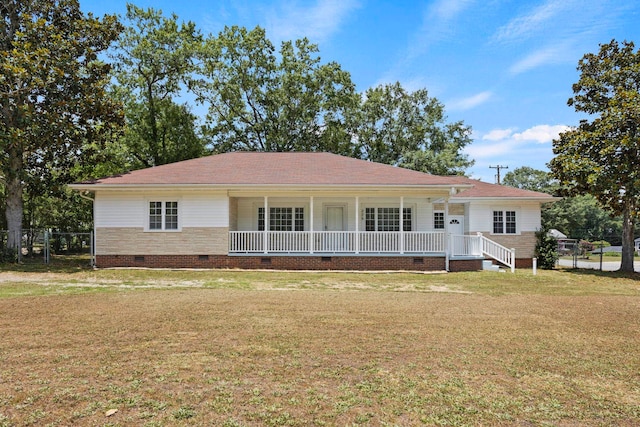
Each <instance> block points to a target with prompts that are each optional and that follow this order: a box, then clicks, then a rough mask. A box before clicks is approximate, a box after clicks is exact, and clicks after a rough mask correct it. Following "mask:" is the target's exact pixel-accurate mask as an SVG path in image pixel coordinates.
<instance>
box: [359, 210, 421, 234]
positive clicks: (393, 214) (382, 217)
mask: <svg viewBox="0 0 640 427" xmlns="http://www.w3.org/2000/svg"><path fill="white" fill-rule="evenodd" d="M412 225H413V219H412V209H411V208H403V210H402V230H403V231H411V230H412ZM364 228H365V231H400V208H365V210H364Z"/></svg>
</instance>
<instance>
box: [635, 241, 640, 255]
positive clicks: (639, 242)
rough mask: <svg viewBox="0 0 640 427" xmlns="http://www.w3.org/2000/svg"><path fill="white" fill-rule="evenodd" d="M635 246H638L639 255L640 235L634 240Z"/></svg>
mask: <svg viewBox="0 0 640 427" xmlns="http://www.w3.org/2000/svg"><path fill="white" fill-rule="evenodd" d="M633 246H634V247H635V248H636V252H637V253H638V255H640V237H638V238H637V239H635V240H634V241H633Z"/></svg>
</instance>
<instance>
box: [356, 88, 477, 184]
mask: <svg viewBox="0 0 640 427" xmlns="http://www.w3.org/2000/svg"><path fill="white" fill-rule="evenodd" d="M362 98H363V99H362V102H361V105H360V108H359V111H358V114H357V116H356V117H357V122H356V124H355V125H354V129H355V132H356V135H357V146H358V151H359V153H360V155H361V157H362V158H364V159H366V160H371V161H374V162H380V163H387V164H392V165H399V166H402V167H405V168H408V169H414V170H419V171H422V172H429V173H434V174H438V175H463V174H464V170H465V169H466V168H468V167H469V166H472V165H473V163H474V162H473V160H469V159H468V156H467V155H465V154H462V152H461V150H462V149H463V148H464V147H465V146H467V145H468V144H470V143H471V128H470V127H469V126H465V125H464V124H463V123H462V122H455V123H447V122H446V117H445V115H444V106H443V105H442V104H441V103H440V102H439V101H438V100H437V99H436V98H431V97H429V95H428V92H427V90H426V89H420V90H417V91H415V92H407V91H406V90H405V89H404V88H403V87H402V86H401V85H400V83H395V84H393V85H384V86H378V87H375V88H371V89H368V90H367V91H366V92H365V93H364V95H363V97H362Z"/></svg>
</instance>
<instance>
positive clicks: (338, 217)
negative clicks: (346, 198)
mask: <svg viewBox="0 0 640 427" xmlns="http://www.w3.org/2000/svg"><path fill="white" fill-rule="evenodd" d="M324 229H325V230H326V231H344V208H343V207H342V206H327V220H326V224H325V226H324Z"/></svg>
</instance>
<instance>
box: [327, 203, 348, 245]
mask: <svg viewBox="0 0 640 427" xmlns="http://www.w3.org/2000/svg"><path fill="white" fill-rule="evenodd" d="M324 229H325V231H329V232H330V233H325V234H324V236H323V249H324V250H325V251H326V252H344V251H347V250H348V249H349V242H348V236H347V235H346V233H340V231H344V207H343V206H327V207H326V209H325V223H324Z"/></svg>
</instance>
